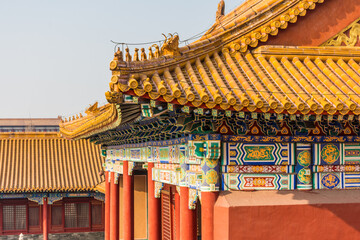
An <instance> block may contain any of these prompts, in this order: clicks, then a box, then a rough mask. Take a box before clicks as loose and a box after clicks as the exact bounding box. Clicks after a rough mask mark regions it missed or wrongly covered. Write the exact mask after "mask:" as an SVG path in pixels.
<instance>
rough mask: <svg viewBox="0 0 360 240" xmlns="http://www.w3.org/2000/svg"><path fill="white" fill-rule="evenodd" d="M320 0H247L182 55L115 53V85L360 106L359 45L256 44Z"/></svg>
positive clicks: (321, 107)
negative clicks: (138, 57)
mask: <svg viewBox="0 0 360 240" xmlns="http://www.w3.org/2000/svg"><path fill="white" fill-rule="evenodd" d="M321 2H323V1H296V0H287V1H286V0H266V1H258V0H252V1H246V2H245V3H244V4H242V5H241V6H239V7H238V8H236V9H235V10H233V11H232V12H230V13H229V14H228V15H226V16H220V17H218V20H217V21H216V23H215V24H214V26H213V27H212V28H211V29H210V30H209V31H208V32H207V33H206V34H205V35H204V36H203V37H202V38H201V39H200V40H199V41H197V42H195V43H193V44H190V45H189V46H187V47H184V48H181V49H180V53H181V54H182V55H181V56H172V57H169V56H163V58H159V59H151V60H144V61H132V62H122V61H119V59H121V57H120V58H119V57H115V58H114V60H113V61H112V62H111V63H110V68H111V70H112V71H113V76H112V78H111V84H110V85H111V91H113V92H116V91H120V92H123V93H125V94H129V95H134V96H137V97H140V98H148V99H153V100H157V101H162V102H168V103H173V104H179V105H188V106H192V107H199V108H215V109H223V110H232V111H250V112H254V111H258V112H275V113H289V114H343V115H344V114H349V113H350V114H359V113H360V109H359V106H358V103H359V94H360V88H359V87H360V81H359V80H360V67H359V64H358V62H359V56H360V55H359V53H360V51H359V50H358V49H357V48H345V47H292V46H286V47H285V46H284V47H281V46H266V45H265V46H261V47H258V48H257V49H254V47H256V46H257V45H258V43H259V42H266V41H267V39H268V36H269V34H270V35H276V34H277V33H278V31H280V30H281V29H285V28H287V25H288V23H295V22H296V21H297V18H298V17H299V16H304V15H305V14H306V11H307V10H310V9H314V8H315V3H321ZM109 94H110V93H108V95H109Z"/></svg>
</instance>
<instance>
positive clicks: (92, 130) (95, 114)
mask: <svg viewBox="0 0 360 240" xmlns="http://www.w3.org/2000/svg"><path fill="white" fill-rule="evenodd" d="M86 112H87V115H86V116H83V117H79V118H77V119H75V118H73V120H72V121H69V122H67V121H66V122H62V123H60V133H61V135H62V136H63V137H65V138H71V139H80V138H86V137H88V136H91V135H94V134H97V133H100V132H105V131H107V130H110V129H113V128H116V127H117V126H119V125H120V124H121V123H122V124H125V123H127V122H131V121H133V120H135V119H136V118H137V117H139V115H140V106H139V105H137V104H125V103H124V104H121V105H115V104H107V105H105V106H102V107H99V108H98V107H97V104H96V107H94V106H92V109H90V108H89V109H88V110H87V111H86Z"/></svg>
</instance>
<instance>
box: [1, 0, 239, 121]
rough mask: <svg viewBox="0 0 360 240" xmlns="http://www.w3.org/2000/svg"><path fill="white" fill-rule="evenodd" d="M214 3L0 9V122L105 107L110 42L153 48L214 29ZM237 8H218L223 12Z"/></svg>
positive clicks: (99, 1)
mask: <svg viewBox="0 0 360 240" xmlns="http://www.w3.org/2000/svg"><path fill="white" fill-rule="evenodd" d="M218 2H219V0H192V1H189V0H182V1H174V0H156V1H150V0H131V1H130V0H126V1H125V0H117V1H115V0H62V1H59V0H58V1H55V0H32V1H28V0H12V1H1V2H0V104H1V105H0V118H17V117H21V118H28V117H32V118H36V117H57V116H59V115H60V116H71V115H73V114H76V113H79V112H82V111H84V110H85V108H86V107H88V106H89V105H90V104H92V103H94V102H96V101H98V102H99V103H100V104H105V103H106V99H105V95H104V94H105V92H106V91H108V88H109V82H110V75H111V73H110V70H109V63H110V61H111V60H112V58H113V53H114V44H113V43H111V42H110V40H113V41H117V42H127V43H137V42H148V41H158V40H162V39H163V36H162V35H161V34H162V33H174V32H177V33H178V34H179V36H180V40H182V39H187V38H189V37H191V36H194V35H196V34H198V33H200V32H203V31H204V30H206V29H208V28H209V27H210V26H211V25H212V24H213V23H214V22H215V13H216V9H217V4H218ZM241 2H243V0H225V3H226V12H229V11H230V10H232V9H234V8H235V7H236V6H238V5H239V4H240V3H241ZM139 47H141V46H139ZM144 47H146V46H144Z"/></svg>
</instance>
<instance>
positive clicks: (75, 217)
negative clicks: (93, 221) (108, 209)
mask: <svg viewBox="0 0 360 240" xmlns="http://www.w3.org/2000/svg"><path fill="white" fill-rule="evenodd" d="M89 208H90V204H89V202H84V203H81V202H80V203H65V205H64V210H65V228H87V227H89V221H90V220H89V217H90V216H89Z"/></svg>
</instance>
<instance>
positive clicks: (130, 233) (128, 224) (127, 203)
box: [123, 161, 134, 240]
mask: <svg viewBox="0 0 360 240" xmlns="http://www.w3.org/2000/svg"><path fill="white" fill-rule="evenodd" d="M133 184H134V183H133V176H132V175H129V162H128V161H123V195H124V196H123V199H124V201H123V203H124V205H123V213H124V216H123V221H124V240H133V239H134V188H133Z"/></svg>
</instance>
